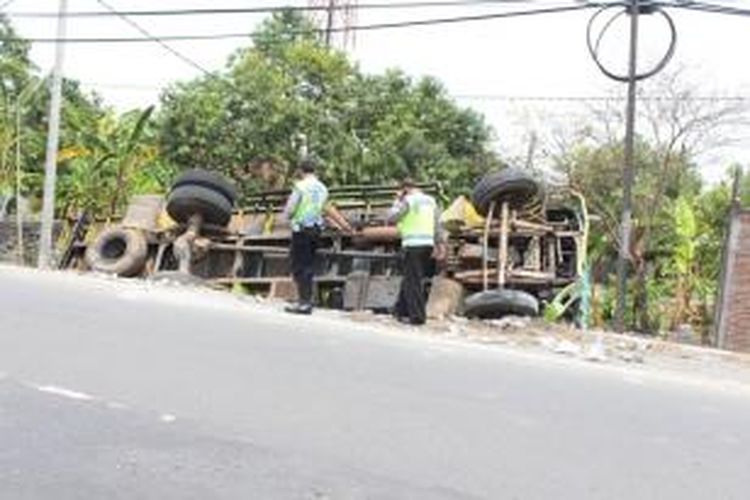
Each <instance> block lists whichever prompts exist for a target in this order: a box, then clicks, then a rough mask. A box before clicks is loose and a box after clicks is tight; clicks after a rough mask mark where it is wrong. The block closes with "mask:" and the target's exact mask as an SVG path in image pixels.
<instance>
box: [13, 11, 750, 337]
mask: <svg viewBox="0 0 750 500" xmlns="http://www.w3.org/2000/svg"><path fill="white" fill-rule="evenodd" d="M0 36H1V37H2V39H3V40H5V41H2V42H0V94H1V95H0V195H5V196H10V195H12V194H13V193H14V192H15V190H16V186H17V183H20V190H21V193H22V195H23V196H24V197H26V198H27V199H28V200H29V201H30V203H31V206H32V208H38V207H39V206H40V205H41V195H42V182H43V165H44V150H45V139H46V131H47V130H46V110H47V102H48V99H49V96H48V91H47V86H46V85H45V75H44V74H42V73H41V72H40V70H39V69H38V68H36V67H34V65H33V64H32V63H31V61H30V59H29V49H30V46H29V44H28V43H27V42H25V41H23V40H22V39H20V38H18V37H17V36H16V34H15V32H14V31H13V28H12V26H11V25H10V23H9V22H8V21H7V20H6V19H4V18H2V17H0ZM679 76H680V75H679V72H677V73H675V74H673V75H670V76H668V77H665V78H662V79H661V80H659V82H658V83H657V84H656V85H655V86H652V87H650V88H649V92H650V96H651V97H653V96H656V97H660V98H659V99H650V100H649V99H645V100H644V101H643V102H644V105H642V106H641V108H640V113H641V115H640V116H639V132H640V135H639V138H638V146H637V154H636V161H637V166H636V168H637V179H636V188H635V202H634V207H635V212H634V237H633V242H632V246H631V248H630V249H628V252H629V254H630V256H631V261H632V264H633V266H632V270H633V273H632V280H631V284H630V286H631V287H632V293H631V294H630V298H631V303H630V304H629V308H628V318H627V321H628V324H629V325H630V326H631V327H632V328H634V329H637V330H639V331H644V332H651V333H657V332H663V331H668V330H672V329H675V328H677V327H679V326H680V325H684V324H689V325H692V327H693V328H694V329H695V330H696V331H699V332H702V333H706V332H707V331H708V329H709V327H710V325H711V321H712V315H713V302H714V299H715V296H716V290H717V284H718V274H719V268H720V261H721V247H722V243H723V236H724V231H725V226H726V217H727V213H728V210H729V206H730V202H731V200H730V198H731V186H730V184H731V182H730V179H731V170H732V165H727V175H726V177H725V180H724V181H722V182H719V183H716V184H712V185H707V184H706V183H705V182H704V181H703V180H702V178H701V176H700V174H699V171H700V167H701V165H700V163H699V159H700V158H701V154H702V153H704V152H705V151H707V150H710V149H711V148H715V147H718V146H720V145H722V143H723V142H724V141H726V140H728V139H731V135H732V131H733V130H734V131H736V130H737V129H738V127H740V126H742V125H744V124H743V123H742V121H743V119H744V118H745V116H746V114H747V111H748V110H747V109H745V108H744V107H743V106H742V105H741V104H740V103H731V102H730V103H727V102H726V101H719V100H717V101H710V100H705V101H701V100H696V99H693V97H695V96H696V95H698V92H699V89H697V88H692V87H690V86H686V85H685V83H684V81H683V80H681V79H680V78H679ZM64 99H65V103H64V107H63V110H64V114H63V129H62V134H61V146H60V148H61V151H60V157H59V167H58V168H59V173H58V197H57V211H58V214H59V216H60V217H72V216H74V215H75V214H78V213H80V212H81V211H87V212H88V213H90V214H93V215H95V216H98V217H111V216H113V215H115V214H118V213H121V212H122V210H123V208H124V206H125V204H126V203H127V200H128V198H129V197H130V196H131V195H133V194H140V193H153V192H156V193H158V192H164V191H166V189H167V188H168V186H169V183H170V181H171V179H172V178H173V177H174V176H175V174H176V173H177V172H179V171H180V170H183V169H187V168H192V167H202V168H207V169H211V170H216V171H219V172H221V173H223V174H225V175H227V176H229V177H230V178H232V179H233V180H234V181H235V182H236V183H237V185H238V186H240V187H241V189H242V190H243V191H244V192H245V193H249V192H252V191H255V190H258V189H263V188H278V187H282V186H285V185H287V184H288V182H289V179H290V177H291V175H292V174H293V168H294V163H295V161H296V160H297V158H299V155H300V153H301V152H304V151H309V152H310V153H313V154H314V155H315V156H317V157H318V158H319V159H320V160H321V162H322V165H323V167H324V172H323V177H325V178H326V180H327V181H328V182H329V183H331V184H366V183H390V182H395V181H396V180H398V179H402V178H404V177H406V176H411V177H414V178H416V179H417V180H430V181H439V182H441V183H442V184H443V185H444V186H445V187H446V190H447V191H446V194H447V196H449V197H452V196H455V195H458V194H463V193H467V192H469V191H470V189H471V187H472V186H473V184H474V182H475V181H476V179H477V178H478V177H479V176H480V175H481V174H482V173H485V172H487V171H490V170H493V169H498V168H501V167H502V166H503V165H504V164H505V162H504V159H503V158H501V157H499V155H498V154H497V153H495V152H494V151H493V147H492V141H493V140H494V139H499V140H500V141H501V142H502V139H503V131H502V130H498V131H493V130H491V128H490V127H489V126H488V125H487V123H486V122H485V120H484V118H483V117H482V115H481V114H479V113H477V112H476V111H473V110H471V109H468V108H463V107H461V106H459V105H457V104H456V102H455V101H454V100H453V99H452V98H451V96H450V95H449V94H448V92H447V91H446V90H445V88H444V87H443V86H442V85H441V83H440V82H439V81H437V80H435V79H433V78H421V79H415V78H412V77H410V76H409V75H408V74H407V73H405V72H403V71H401V70H395V69H394V70H391V71H387V72H385V73H384V74H379V75H371V74H365V73H363V72H362V71H361V70H360V69H359V68H358V67H357V65H356V64H355V63H354V62H352V61H351V60H350V59H349V58H348V57H347V56H346V54H344V53H341V52H338V51H336V50H332V49H329V48H327V47H326V46H325V44H324V43H323V42H322V40H321V39H320V37H319V36H318V35H317V32H316V31H315V30H314V25H313V24H311V21H309V20H307V19H306V18H305V17H303V16H302V15H300V14H296V13H294V12H281V13H277V14H275V15H274V16H273V17H271V18H269V19H268V20H267V21H266V22H265V23H264V25H263V26H262V28H261V29H260V35H259V36H258V37H257V38H256V39H255V40H254V43H253V44H252V45H250V46H248V47H247V48H244V49H241V50H238V51H237V52H236V53H234V54H232V56H231V57H230V58H229V59H228V61H227V63H226V66H225V67H224V69H223V70H221V71H217V72H215V73H213V74H210V75H202V76H200V77H198V78H195V79H194V80H191V81H184V82H176V83H174V84H173V85H172V86H171V87H170V88H168V89H166V90H165V91H164V92H163V94H162V96H161V98H160V102H159V103H158V105H157V106H154V107H149V108H147V109H136V110H132V111H128V112H124V113H117V112H115V111H114V110H113V109H111V108H110V107H108V106H107V105H106V103H104V102H103V101H102V99H101V98H99V97H98V96H97V95H95V94H91V93H87V92H84V91H83V90H82V89H81V86H80V85H79V84H78V83H77V82H76V81H74V80H66V82H65V85H64ZM615 104H617V105H619V103H615ZM621 121H622V111H621V110H620V109H617V108H616V107H614V105H613V104H612V103H606V102H605V103H602V105H601V106H599V107H597V108H592V109H591V110H590V113H589V114H588V115H587V119H586V122H585V123H582V124H581V126H580V127H579V129H578V130H576V131H575V132H574V133H568V134H566V135H565V136H561V137H557V138H555V139H556V140H555V141H553V142H554V144H550V145H548V146H549V148H550V149H551V150H553V153H552V154H551V158H552V163H553V165H554V168H555V169H556V170H558V171H559V172H562V173H564V174H565V176H566V177H567V179H569V182H570V183H571V185H572V186H573V187H574V188H575V189H577V190H579V191H581V192H582V193H583V194H584V195H585V196H586V198H587V200H588V202H589V204H590V210H591V211H592V212H593V213H594V214H596V215H597V216H598V222H596V223H595V224H594V226H593V227H592V234H591V237H590V251H589V255H590V257H589V260H590V262H589V266H590V269H591V272H592V276H593V278H594V282H595V286H594V294H593V300H592V308H593V310H592V319H593V322H594V323H595V324H596V325H597V326H606V325H607V324H608V323H609V322H610V321H611V320H612V317H613V313H614V301H615V293H614V290H615V289H614V274H615V273H614V263H615V259H616V256H617V253H618V251H619V247H618V244H619V242H618V225H617V224H618V219H619V210H620V204H621V199H622V190H621V187H620V178H621V174H620V171H621V165H622V157H621V154H622V152H621V150H622V148H621V142H620V141H621V138H620V135H621V130H622V128H621V125H622V123H621ZM19 146H20V147H19ZM742 184H743V189H742V190H741V192H742V193H744V194H745V196H746V199H745V200H744V201H745V203H750V178H745V179H744V180H743V181H742Z"/></svg>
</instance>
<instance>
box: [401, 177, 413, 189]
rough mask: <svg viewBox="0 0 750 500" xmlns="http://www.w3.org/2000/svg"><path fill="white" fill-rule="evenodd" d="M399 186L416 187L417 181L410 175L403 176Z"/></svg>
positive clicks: (405, 187)
mask: <svg viewBox="0 0 750 500" xmlns="http://www.w3.org/2000/svg"><path fill="white" fill-rule="evenodd" d="M401 187H402V188H404V189H411V188H415V187H417V183H416V182H415V181H414V179H412V178H411V177H404V180H402V181H401Z"/></svg>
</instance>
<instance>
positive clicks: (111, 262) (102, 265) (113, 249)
mask: <svg viewBox="0 0 750 500" xmlns="http://www.w3.org/2000/svg"><path fill="white" fill-rule="evenodd" d="M147 256H148V242H147V241H146V236H145V235H144V234H143V232H142V231H138V230H136V229H125V228H123V227H120V226H116V227H112V228H109V229H105V230H104V231H102V232H101V233H99V235H98V236H97V237H96V239H95V240H94V242H93V243H92V244H91V245H89V246H88V248H87V249H86V255H85V259H86V263H87V264H88V266H89V267H90V268H91V269H92V270H94V271H98V272H101V273H108V274H116V275H117V276H123V277H130V276H136V275H138V274H140V273H141V271H143V268H144V266H145V264H146V257H147Z"/></svg>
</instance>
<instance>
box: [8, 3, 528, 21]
mask: <svg viewBox="0 0 750 500" xmlns="http://www.w3.org/2000/svg"><path fill="white" fill-rule="evenodd" d="M13 1H14V0H10V2H13ZM537 1H539V0H444V1H429V0H424V1H410V2H400V3H388V2H377V3H360V4H358V5H356V6H353V8H354V9H356V10H405V9H420V8H438V7H488V6H493V5H503V4H505V5H508V4H529V3H535V2H537ZM347 8H352V7H348V6H346V5H333V6H325V5H305V6H296V7H295V6H283V5H276V6H268V7H215V8H191V9H153V10H127V11H126V10H120V11H118V12H119V13H120V14H122V15H125V16H128V17H161V16H193V15H232V14H268V13H274V12H282V11H295V12H317V11H329V10H345V9H347ZM8 15H10V16H12V17H26V18H50V17H57V16H58V14H57V13H56V12H9V13H8ZM112 15H113V13H111V12H103V11H100V10H94V11H78V12H68V13H67V14H66V16H67V17H111V16H112Z"/></svg>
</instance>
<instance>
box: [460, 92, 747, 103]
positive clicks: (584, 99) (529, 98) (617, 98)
mask: <svg viewBox="0 0 750 500" xmlns="http://www.w3.org/2000/svg"><path fill="white" fill-rule="evenodd" d="M453 97H454V98H456V99H463V100H476V101H537V102H606V101H618V102H619V101H624V100H626V99H627V98H626V97H625V96H601V95H599V96H513V95H495V94H454V95H453ZM638 100H639V101H663V102H669V101H689V102H694V101H700V102H745V101H750V96H639V97H638Z"/></svg>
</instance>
